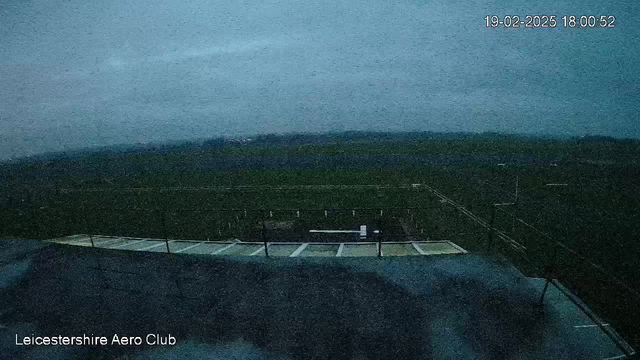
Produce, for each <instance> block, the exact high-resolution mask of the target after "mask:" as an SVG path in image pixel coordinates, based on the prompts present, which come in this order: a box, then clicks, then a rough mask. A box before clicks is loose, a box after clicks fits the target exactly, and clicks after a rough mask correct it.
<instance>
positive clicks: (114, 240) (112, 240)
mask: <svg viewBox="0 0 640 360" xmlns="http://www.w3.org/2000/svg"><path fill="white" fill-rule="evenodd" d="M118 240H122V239H111V240H107V241H105V242H102V243H100V246H104V245H105V244H110V243H112V242H116V241H118Z"/></svg>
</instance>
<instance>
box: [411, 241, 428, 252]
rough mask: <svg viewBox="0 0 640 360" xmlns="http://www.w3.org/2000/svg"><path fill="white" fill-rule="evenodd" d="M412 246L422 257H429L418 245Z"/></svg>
mask: <svg viewBox="0 0 640 360" xmlns="http://www.w3.org/2000/svg"><path fill="white" fill-rule="evenodd" d="M411 245H413V247H414V248H415V249H416V251H417V252H418V253H420V255H427V253H426V252H424V250H422V249H420V247H419V246H418V244H416V243H414V242H412V243H411Z"/></svg>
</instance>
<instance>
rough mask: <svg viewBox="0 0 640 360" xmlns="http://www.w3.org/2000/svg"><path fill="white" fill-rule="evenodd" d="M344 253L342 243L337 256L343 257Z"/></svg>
mask: <svg viewBox="0 0 640 360" xmlns="http://www.w3.org/2000/svg"><path fill="white" fill-rule="evenodd" d="M343 251H344V243H340V247H339V248H338V252H337V253H336V256H342V252H343Z"/></svg>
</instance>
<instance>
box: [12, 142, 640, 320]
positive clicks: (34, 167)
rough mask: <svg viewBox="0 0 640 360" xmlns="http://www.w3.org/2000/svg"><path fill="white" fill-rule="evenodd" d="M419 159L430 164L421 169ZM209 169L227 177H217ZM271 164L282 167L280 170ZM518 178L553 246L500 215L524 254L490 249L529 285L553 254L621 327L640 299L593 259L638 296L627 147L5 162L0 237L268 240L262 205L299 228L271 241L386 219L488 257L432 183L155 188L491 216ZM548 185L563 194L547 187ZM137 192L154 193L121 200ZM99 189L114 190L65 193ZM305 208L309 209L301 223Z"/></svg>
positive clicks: (428, 145) (522, 145) (372, 201)
mask: <svg viewBox="0 0 640 360" xmlns="http://www.w3.org/2000/svg"><path fill="white" fill-rule="evenodd" d="M389 156H396V157H391V158H389ZM274 157H275V158H276V159H277V161H275V162H274V161H272V160H273V158H274ZM414 157H418V158H419V159H423V158H424V159H426V160H425V161H422V160H420V161H415V158H414ZM380 159H381V160H380ZM209 161H214V162H215V164H223V165H224V168H222V169H216V168H212V167H211V166H210V164H209V163H208V162H209ZM247 163H248V164H252V165H251V166H246V164H247ZM274 163H275V164H276V165H277V166H271V165H273V164H274ZM225 164H227V165H225ZM234 164H241V165H242V164H244V165H242V166H240V167H234ZM300 164H302V165H300ZM498 164H505V165H504V166H499V165H498ZM516 178H518V183H519V193H520V196H519V198H518V203H517V206H511V207H505V208H504V209H505V211H509V212H514V211H515V214H516V215H517V217H518V218H520V219H522V220H523V221H525V222H526V223H528V224H530V225H532V226H534V227H536V228H537V229H539V230H540V231H542V232H543V233H546V234H548V235H549V236H550V238H551V239H552V240H546V239H545V237H544V236H542V235H541V234H540V233H538V232H536V231H533V230H531V229H530V228H528V227H526V226H524V225H523V224H521V223H516V224H515V226H514V222H513V220H512V218H510V217H509V216H507V215H505V214H504V213H502V212H498V213H497V214H496V217H495V226H496V228H498V229H500V230H501V231H503V232H505V233H506V234H507V235H509V236H510V237H512V238H513V239H515V240H516V241H517V242H519V243H520V244H522V245H523V246H524V247H525V248H526V249H525V250H524V251H523V252H517V251H514V250H513V249H512V248H510V247H509V246H506V245H505V244H502V243H500V242H499V241H495V242H494V244H493V249H492V251H493V252H494V253H496V252H499V253H501V254H504V255H506V256H508V257H509V258H510V259H511V261H512V262H513V263H514V264H516V265H517V266H518V267H519V268H520V269H521V270H522V271H524V272H525V273H526V274H527V275H531V276H542V275H543V274H544V268H545V266H547V265H549V264H551V263H552V262H554V259H555V262H556V263H557V264H558V265H557V266H556V268H555V269H554V270H555V273H556V276H557V277H559V278H560V279H561V280H562V281H564V282H565V283H567V284H568V285H570V287H571V288H572V290H574V291H576V292H578V293H579V294H580V295H581V296H582V297H583V298H585V299H586V300H588V303H589V304H590V305H591V306H594V307H596V308H597V310H599V311H600V312H602V313H604V314H605V315H606V316H608V318H612V317H613V318H624V316H623V315H622V314H623V313H624V312H625V311H627V310H628V309H629V307H627V306H625V305H624V303H623V302H624V301H631V300H629V299H633V298H632V297H631V296H629V294H628V293H625V292H624V291H620V290H619V289H618V287H617V286H613V285H611V284H612V283H611V281H610V278H609V277H608V276H604V275H600V273H599V272H598V271H596V270H594V267H593V265H592V264H596V265H597V266H599V267H601V268H603V269H606V271H607V272H608V273H610V274H611V275H613V276H615V277H616V278H618V279H619V280H621V281H623V282H624V283H626V284H629V285H630V286H631V287H633V288H635V289H640V280H638V279H637V277H636V274H637V270H638V268H637V259H638V257H639V256H640V246H638V245H637V234H639V233H640V221H638V219H639V218H638V209H640V192H638V188H639V187H638V179H640V145H639V142H637V141H631V140H625V141H613V140H611V139H599V140H598V139H596V140H588V141H587V140H578V139H570V140H553V139H536V138H523V137H510V136H507V137H503V136H470V137H469V136H467V137H464V136H451V137H438V136H436V137H430V136H425V137H413V138H409V139H401V140H398V139H396V140H394V139H393V138H391V139H385V141H365V140H363V139H359V140H358V141H345V140H344V139H341V140H339V141H333V142H329V143H324V144H318V143H313V144H289V145H287V144H280V143H279V144H277V145H273V144H264V143H261V144H253V145H246V146H245V145H229V144H227V145H225V146H222V147H215V148H211V147H202V146H200V147H199V146H193V147H184V146H183V147H178V148H175V149H171V148H168V149H163V150H162V151H155V152H154V151H149V150H145V151H140V152H129V153H116V154H94V155H87V156H76V157H73V158H71V157H67V158H65V157H61V158H57V159H52V160H51V159H50V160H42V161H31V162H27V163H23V164H5V165H2V166H1V167H0V202H1V203H2V210H1V211H2V214H1V215H2V217H1V219H2V220H1V221H2V224H1V229H2V232H3V234H2V235H4V236H9V235H14V236H21V237H36V238H51V237H55V236H60V235H67V234H72V233H80V232H92V233H101V234H105V235H128V236H140V237H163V236H165V234H166V235H167V236H169V237H171V238H189V239H211V240H220V239H228V238H240V239H246V240H256V239H259V238H260V237H261V226H260V224H261V219H262V216H263V215H261V213H260V212H259V211H255V210H257V209H266V210H267V211H271V212H267V213H265V215H264V216H265V217H266V218H267V220H273V221H289V222H291V224H292V225H291V229H290V230H286V231H280V230H269V231H268V232H267V235H268V236H269V237H270V238H271V239H274V240H282V239H283V238H284V237H287V238H289V239H290V240H291V241H301V240H310V239H311V238H310V237H309V235H308V233H307V231H308V229H310V228H325V229H327V228H335V229H340V228H342V229H351V228H357V226H358V225H360V224H371V225H376V224H378V226H381V227H383V228H384V229H385V231H384V233H385V235H386V236H391V235H393V236H395V237H396V239H398V238H401V237H406V235H407V233H406V229H408V231H409V232H410V233H411V235H412V236H419V237H421V238H424V239H426V238H429V239H435V240H451V241H453V242H455V243H456V244H459V245H460V246H462V247H463V248H465V249H467V250H469V251H471V252H485V251H486V250H487V238H488V235H487V231H486V229H484V228H482V227H480V226H478V224H476V223H474V222H473V221H471V220H470V219H469V218H467V217H466V216H464V215H462V214H461V213H460V212H459V211H458V210H457V209H455V208H453V207H452V206H451V205H449V204H446V203H442V202H440V201H439V199H438V198H437V197H436V196H434V195H433V194H431V193H430V192H429V191H426V190H425V189H424V188H387V189H379V190H377V189H358V190H355V189H346V190H326V189H324V190H312V189H304V190H301V189H298V190H291V189H288V190H274V189H265V188H257V189H243V190H228V191H160V189H162V188H166V187H187V186H198V187H209V186H216V187H220V186H267V185H313V184H316V185H327V184H338V185H340V184H344V185H357V184H360V185H365V184H366V185H369V184H380V185H391V186H396V185H407V184H415V183H426V184H428V185H430V186H432V187H434V188H436V189H437V190H438V191H440V192H441V193H443V194H444V195H446V196H448V197H449V198H451V199H452V200H454V201H456V202H457V203H459V204H460V205H462V206H464V207H465V208H466V209H468V210H470V211H472V212H473V213H474V214H476V215H478V216H480V217H481V218H483V219H485V220H486V221H489V219H490V204H493V203H505V202H512V201H514V199H515V197H514V193H515V182H516ZM550 183H555V184H567V185H566V186H547V184H550ZM130 187H147V188H151V189H155V190H152V191H122V190H123V189H125V188H130ZM91 188H98V189H109V190H113V191H96V192H88V191H72V192H67V191H65V189H75V190H78V189H80V190H87V189H91ZM327 208H328V209H344V210H342V211H329V213H328V214H327V215H325V214H324V211H321V210H318V211H312V209H327ZM355 208H371V209H372V210H369V211H358V212H357V213H356V214H355V215H354V214H353V212H352V211H351V210H350V209H355ZM390 208H411V210H410V211H409V212H407V211H405V210H399V209H396V210H385V211H384V215H383V216H380V215H379V212H378V210H376V209H390ZM134 209H137V210H134ZM207 209H209V210H207ZM210 209H218V210H216V211H213V210H210ZM221 209H227V211H220V210H221ZM244 210H247V213H246V214H245V212H244ZM296 210H300V211H301V212H300V214H299V215H298V213H297V212H296ZM163 214H164V215H163ZM402 224H404V226H405V229H402V228H401V225H402ZM165 229H166V230H165ZM278 231H280V232H278ZM311 240H314V241H316V240H317V239H311ZM389 240H392V239H389ZM342 241H349V240H348V239H347V240H342ZM553 241H559V242H561V243H562V244H565V245H566V246H567V247H569V248H571V249H573V250H574V251H575V252H576V253H577V254H579V255H581V256H584V257H585V258H587V259H588V261H585V260H580V259H581V258H580V257H578V256H575V254H573V253H569V252H567V251H566V250H563V249H560V250H557V251H555V252H556V254H555V258H554V246H553ZM611 304H621V305H620V306H621V307H620V309H622V310H615V311H612V310H611V309H612V308H615V307H616V306H617V305H614V306H612V305H611ZM635 313H637V312H635ZM635 319H638V317H637V316H636V318H635ZM638 320H639V321H638V322H640V319H638ZM624 323H625V322H623V325H622V326H623V329H624ZM626 329H628V327H627V328H626ZM627 331H628V330H627Z"/></svg>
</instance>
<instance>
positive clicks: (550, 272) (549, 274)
mask: <svg viewBox="0 0 640 360" xmlns="http://www.w3.org/2000/svg"><path fill="white" fill-rule="evenodd" d="M557 255H558V245H557V244H556V245H555V246H554V248H553V256H552V258H551V263H550V264H548V265H547V266H546V268H545V278H546V279H547V281H546V282H545V284H544V289H542V294H541V295H540V300H539V302H538V305H542V304H543V302H544V296H545V294H546V293H547V288H548V287H549V283H550V282H551V278H552V277H553V273H554V271H555V267H556V257H557Z"/></svg>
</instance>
